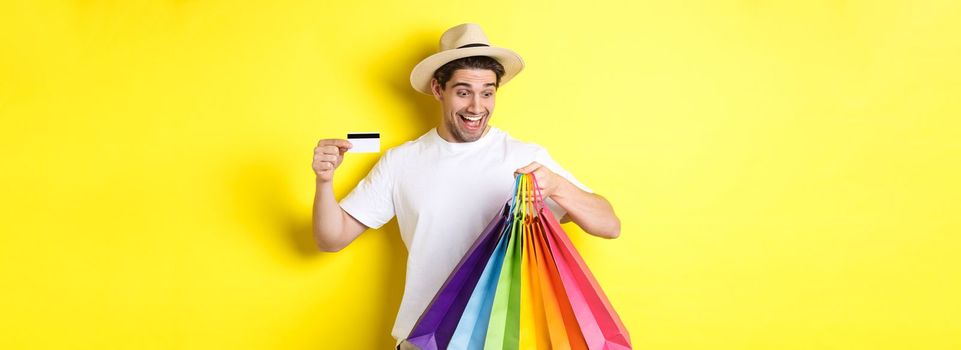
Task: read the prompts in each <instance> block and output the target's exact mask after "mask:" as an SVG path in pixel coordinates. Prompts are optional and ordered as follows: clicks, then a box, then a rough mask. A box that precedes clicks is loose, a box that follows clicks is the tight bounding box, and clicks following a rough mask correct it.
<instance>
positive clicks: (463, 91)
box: [457, 90, 470, 97]
mask: <svg viewBox="0 0 961 350" xmlns="http://www.w3.org/2000/svg"><path fill="white" fill-rule="evenodd" d="M467 95H470V92H469V91H467V90H460V91H457V96H460V97H466V96H467Z"/></svg>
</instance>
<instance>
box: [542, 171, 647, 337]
mask: <svg viewBox="0 0 961 350" xmlns="http://www.w3.org/2000/svg"><path fill="white" fill-rule="evenodd" d="M533 182H534V188H535V191H537V190H536V189H537V188H538V187H537V179H536V178H535V179H533ZM538 192H539V191H538ZM539 197H540V193H537V194H536V195H535V198H539ZM541 204H542V202H541ZM537 210H538V213H539V215H538V217H539V218H540V220H538V223H539V224H540V227H541V229H542V230H543V232H544V235H543V237H544V238H546V242H547V247H548V249H549V250H550V254H551V256H552V257H553V260H554V263H555V265H556V266H557V271H558V275H559V277H560V280H561V282H562V284H563V286H564V287H563V289H564V291H565V292H566V294H567V299H568V301H569V302H570V305H571V306H572V309H573V311H574V316H575V317H576V319H577V323H578V325H579V328H580V331H581V334H582V335H583V337H584V340H585V341H586V342H587V347H588V348H589V349H630V348H631V342H630V336H629V335H628V333H627V329H626V328H625V327H624V324H623V323H622V322H621V320H620V317H619V316H618V315H617V312H616V311H614V308H613V307H612V306H611V303H610V301H609V300H608V299H607V296H606V295H605V294H604V291H603V290H602V289H601V287H600V285H599V284H598V283H597V280H596V279H595V278H594V275H593V274H592V273H591V271H590V269H589V268H588V267H587V264H586V263H584V260H583V259H582V258H581V256H580V254H578V253H577V250H576V249H575V248H574V245H573V243H571V241H570V238H568V237H567V234H566V233H565V232H564V231H563V230H562V229H561V227H560V223H559V222H558V221H557V219H556V218H555V217H554V214H553V213H552V212H551V211H550V210H548V209H547V208H546V206H540V207H539V208H538V209H537Z"/></svg>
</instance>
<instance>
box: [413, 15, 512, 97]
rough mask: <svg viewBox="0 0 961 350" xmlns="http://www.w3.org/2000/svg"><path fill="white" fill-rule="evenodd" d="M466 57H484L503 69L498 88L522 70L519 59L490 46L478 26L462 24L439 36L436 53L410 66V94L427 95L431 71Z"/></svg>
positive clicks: (431, 76)
mask: <svg viewBox="0 0 961 350" xmlns="http://www.w3.org/2000/svg"><path fill="white" fill-rule="evenodd" d="M470 56H488V57H490V58H493V59H495V60H497V62H500V64H501V65H503V66H504V75H503V76H501V82H500V83H501V85H503V84H505V83H507V81H509V80H511V78H513V77H514V76H515V75H517V73H520V71H521V69H524V60H522V59H521V56H519V55H517V53H515V52H514V51H511V50H508V49H505V48H500V47H493V46H491V45H490V42H489V41H487V36H486V35H484V31H482V30H481V27H480V26H479V25H477V24H473V23H464V24H461V25H458V26H455V27H453V28H450V29H448V30H447V31H446V32H444V34H443V35H441V36H440V51H439V52H437V53H435V54H433V55H430V56H429V57H427V58H425V59H424V60H423V61H420V63H418V64H417V65H416V66H414V70H413V71H411V72H410V85H411V86H413V87H414V90H417V91H420V92H421V93H425V94H428V95H431V92H430V80H431V79H432V78H433V77H434V71H436V70H437V69H438V68H440V67H441V66H443V65H444V64H447V62H450V61H453V60H456V59H458V58H464V57H470Z"/></svg>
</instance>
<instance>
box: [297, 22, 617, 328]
mask: <svg viewBox="0 0 961 350" xmlns="http://www.w3.org/2000/svg"><path fill="white" fill-rule="evenodd" d="M440 49H441V50H440V52H438V53H436V54H434V55H432V56H430V57H427V58H425V59H424V60H423V61H421V62H420V63H419V64H417V66H416V67H414V69H413V71H412V72H411V77H410V81H411V85H412V86H413V87H414V89H415V90H417V91H419V92H422V93H425V94H430V95H433V96H434V99H436V100H437V101H438V102H440V104H441V109H442V112H443V113H442V116H441V120H440V123H439V125H438V126H437V127H436V128H434V129H431V130H430V131H428V132H427V133H426V134H424V135H423V136H421V137H419V138H418V139H416V140H413V141H408V142H406V143H404V144H402V145H400V146H397V147H394V148H392V149H389V150H388V151H387V152H386V153H385V154H384V155H383V156H382V157H381V158H380V160H379V161H378V162H377V164H376V165H375V166H374V168H373V169H371V171H370V173H368V174H367V177H366V178H364V179H363V180H362V181H361V182H360V183H359V184H358V185H357V186H356V187H355V188H354V189H353V191H351V193H350V194H348V195H347V197H345V198H344V199H343V200H341V202H340V203H339V204H338V203H337V201H336V199H335V198H334V194H333V193H334V192H333V184H332V182H333V177H334V170H335V169H337V166H339V165H340V163H341V162H342V161H343V159H344V152H346V151H347V150H348V149H350V148H351V144H350V142H348V141H347V140H338V139H327V140H320V142H319V143H318V144H317V147H316V148H315V150H314V162H313V168H314V171H315V172H316V174H317V191H316V197H315V199H314V212H313V215H314V223H313V230H314V238H315V239H316V240H317V244H318V246H319V247H320V248H321V249H322V250H324V251H328V252H336V251H339V250H340V249H343V248H344V247H345V246H347V245H348V244H350V242H352V241H353V240H354V239H355V238H357V236H358V235H360V234H361V233H362V232H364V231H365V230H367V229H368V228H375V229H376V228H380V227H381V226H382V225H384V224H385V223H387V222H388V221H390V219H391V218H393V217H394V216H395V215H396V216H397V224H398V226H399V227H400V233H401V236H402V238H403V241H404V244H405V245H406V246H407V251H408V259H407V277H406V284H405V286H404V297H403V299H402V301H401V305H400V310H399V312H398V314H397V318H396V320H395V323H394V329H393V331H392V332H391V334H392V335H393V336H394V338H395V339H397V340H398V342H400V341H401V340H403V339H405V338H406V337H407V335H408V334H409V333H410V331H411V329H412V328H413V326H414V323H416V321H417V319H418V317H419V316H420V314H421V313H422V312H423V311H424V310H425V309H426V308H427V305H428V304H429V303H430V301H431V299H432V298H433V296H434V294H436V293H437V291H438V290H439V289H440V286H441V285H442V284H443V283H444V281H445V280H446V279H447V276H448V275H449V274H450V272H451V271H452V270H453V268H454V266H456V265H457V263H458V262H459V261H460V259H461V257H462V256H463V255H464V254H465V253H466V251H467V250H468V249H469V248H470V246H471V244H472V243H473V242H474V241H475V239H476V238H477V237H478V235H479V234H480V233H481V231H483V229H484V228H485V227H486V226H487V224H488V223H489V222H490V220H491V218H493V217H494V215H496V214H497V213H498V212H499V210H500V209H501V208H502V207H503V205H504V203H505V202H506V201H507V199H508V198H509V197H510V196H511V192H512V189H513V184H514V174H515V173H524V174H526V173H533V174H534V176H535V177H536V178H537V181H538V184H539V186H540V187H541V191H542V194H543V196H544V198H546V201H545V202H546V203H547V205H548V207H549V209H550V210H551V211H553V212H554V214H555V216H556V217H559V218H562V219H561V222H568V221H574V223H576V224H577V225H578V226H580V227H581V228H582V229H583V230H584V231H586V232H587V233H590V234H592V235H595V236H599V237H606V238H615V237H617V236H618V235H619V234H620V221H619V220H618V218H617V216H615V215H614V211H613V208H611V205H610V203H608V202H607V200H605V199H604V198H603V197H601V196H599V195H596V194H593V193H591V191H590V189H588V188H587V187H586V186H584V185H583V184H581V183H580V182H578V181H577V180H576V179H575V178H574V177H573V176H572V175H571V174H570V173H568V172H567V171H566V170H564V169H563V168H561V166H560V165H558V164H557V163H556V162H554V160H553V159H551V157H550V156H549V155H548V154H547V151H545V150H544V149H543V148H542V147H540V146H538V145H535V144H530V143H524V142H521V141H518V140H515V139H513V138H511V137H510V136H509V135H507V134H506V133H505V132H503V131H501V130H499V129H497V128H495V127H492V126H490V125H488V122H489V121H490V118H491V115H492V113H493V111H494V98H495V95H496V92H497V90H498V88H499V87H500V86H501V85H502V84H505V83H507V81H509V80H510V79H511V78H513V77H514V76H515V75H517V73H519V72H520V71H521V69H523V67H524V63H523V61H522V60H521V58H520V56H518V55H517V54H516V53H514V52H513V51H511V50H508V49H504V48H497V47H492V46H490V44H489V43H488V41H487V38H486V36H484V33H483V32H482V31H481V28H480V27H479V26H477V25H476V24H462V25H459V26H456V27H453V28H451V29H449V30H447V31H446V32H444V34H443V35H442V36H441V39H440Z"/></svg>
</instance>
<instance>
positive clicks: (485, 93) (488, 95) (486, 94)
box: [484, 91, 494, 97]
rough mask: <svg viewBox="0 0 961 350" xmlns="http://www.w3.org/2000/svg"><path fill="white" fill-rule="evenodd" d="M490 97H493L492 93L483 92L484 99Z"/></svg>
mask: <svg viewBox="0 0 961 350" xmlns="http://www.w3.org/2000/svg"><path fill="white" fill-rule="evenodd" d="M491 96H494V92H493V91H484V97H491Z"/></svg>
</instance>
